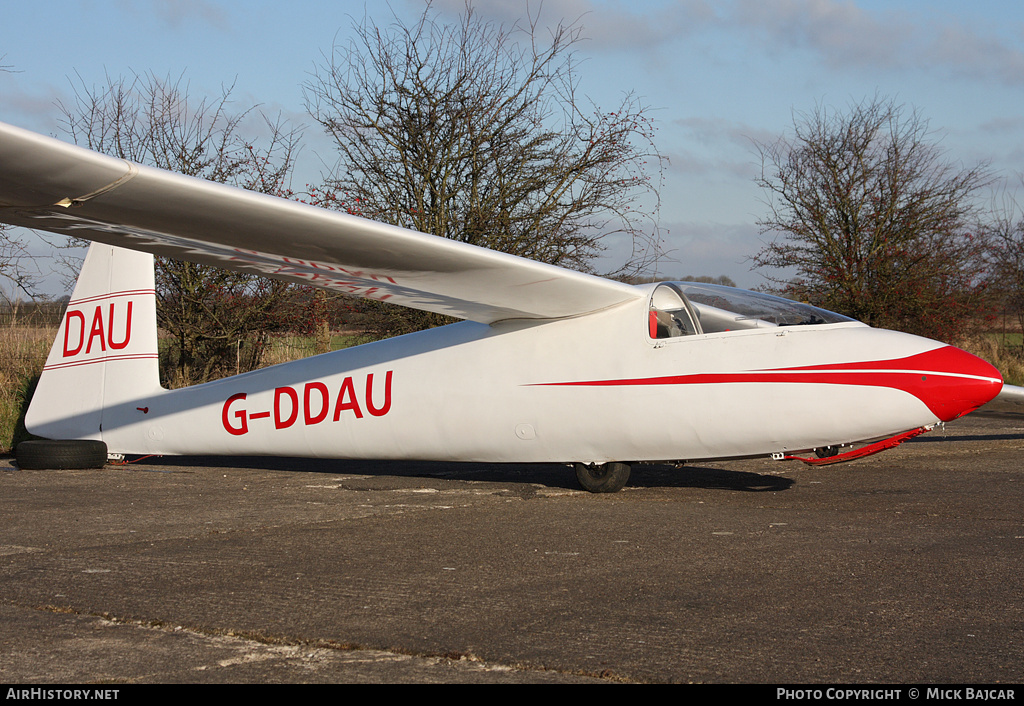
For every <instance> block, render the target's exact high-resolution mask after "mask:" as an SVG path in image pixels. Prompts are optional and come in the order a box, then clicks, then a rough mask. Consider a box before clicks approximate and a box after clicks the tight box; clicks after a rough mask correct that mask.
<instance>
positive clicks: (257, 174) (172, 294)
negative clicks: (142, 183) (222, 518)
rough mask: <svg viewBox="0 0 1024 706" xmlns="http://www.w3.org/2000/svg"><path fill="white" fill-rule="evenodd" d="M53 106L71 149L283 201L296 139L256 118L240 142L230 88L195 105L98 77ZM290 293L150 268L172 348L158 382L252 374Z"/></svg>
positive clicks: (152, 86) (196, 272) (183, 87)
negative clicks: (254, 129) (99, 81)
mask: <svg viewBox="0 0 1024 706" xmlns="http://www.w3.org/2000/svg"><path fill="white" fill-rule="evenodd" d="M79 83H80V86H79V87H78V88H77V89H76V95H75V98H76V100H75V102H74V103H73V104H72V105H68V106H62V110H63V112H64V118H65V129H66V130H67V132H68V134H69V135H70V136H71V137H72V138H73V139H74V140H75V142H77V143H79V144H83V145H85V146H88V147H89V148H91V149H94V150H97V151H99V152H104V153H107V154H111V155H114V156H117V157H121V158H123V159H128V160H131V161H134V162H138V163H142V164H148V165H151V166H156V167H160V168H163V169H168V170H171V171H175V172H180V173H182V174H187V175H189V176H195V177H200V178H203V179H208V180H210V181H216V182H221V183H226V184H232V185H234V186H239V187H242V188H245V189H251V190H255V191H260V192H263V193H269V194H275V195H279V196H290V195H291V194H290V191H289V189H288V185H287V180H288V177H289V175H290V173H291V169H292V166H293V163H294V158H295V154H296V150H297V145H298V139H299V135H298V133H297V132H296V131H295V130H289V129H288V128H287V127H285V126H284V125H283V124H282V123H281V122H280V121H276V122H275V121H271V120H270V119H268V118H266V117H265V116H263V121H264V125H265V127H264V130H263V132H264V134H265V135H266V137H265V138H264V140H263V142H262V143H260V142H259V141H258V140H257V139H255V138H252V139H248V138H245V137H243V135H242V130H243V122H244V121H245V120H246V119H247V118H252V117H256V116H253V115H251V109H250V110H249V111H242V112H231V111H230V110H229V107H230V102H231V101H230V99H231V88H230V87H228V88H225V89H223V91H222V93H221V95H220V96H218V97H216V98H214V99H205V98H204V99H199V100H196V99H194V98H193V97H191V96H190V94H189V88H188V85H187V83H183V81H182V79H181V78H178V79H177V80H171V79H160V78H158V77H156V76H153V75H145V76H138V75H136V76H133V77H132V78H130V79H126V78H118V79H112V78H110V77H108V78H107V81H106V85H104V86H102V87H100V88H88V87H86V86H85V84H84V82H83V81H81V79H79ZM288 289H289V285H286V284H284V283H281V282H277V281H271V280H267V279H265V278H260V277H254V276H252V275H243V274H238V273H233V272H227V271H224V270H219V269H216V268H212V267H208V266H203V265H196V264H192V263H186V262H180V261H176V260H171V259H167V258H158V260H157V293H158V307H157V312H158V320H159V325H160V327H161V328H162V329H164V330H165V331H166V332H167V333H168V334H170V337H169V340H170V342H171V346H170V350H169V352H168V355H167V356H165V357H164V360H163V362H164V367H165V370H164V377H165V379H168V380H169V381H171V382H172V383H173V384H192V383H195V382H202V381H205V380H209V379H211V378H214V377H220V376H223V375H226V374H233V373H235V372H239V371H244V370H248V369H251V368H253V367H258V365H259V364H260V360H261V356H262V353H263V350H264V344H265V343H266V338H267V334H268V333H269V332H271V331H273V330H275V329H279V328H280V327H281V325H282V323H283V320H284V316H283V315H282V313H281V311H280V309H281V306H282V305H283V304H284V303H285V302H286V300H287V293H288Z"/></svg>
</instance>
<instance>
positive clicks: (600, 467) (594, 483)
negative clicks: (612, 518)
mask: <svg viewBox="0 0 1024 706" xmlns="http://www.w3.org/2000/svg"><path fill="white" fill-rule="evenodd" d="M575 468H576V480H578V481H579V483H580V485H581V486H583V489H584V490H586V491H588V492H591V493H615V492H618V491H619V490H622V488H623V486H625V485H626V481H628V480H629V471H630V466H629V464H628V463H601V464H598V463H577V464H575Z"/></svg>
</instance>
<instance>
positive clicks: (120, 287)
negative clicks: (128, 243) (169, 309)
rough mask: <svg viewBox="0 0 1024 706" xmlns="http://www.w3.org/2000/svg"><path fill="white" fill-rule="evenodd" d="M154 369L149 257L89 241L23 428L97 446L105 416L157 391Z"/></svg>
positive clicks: (153, 295) (153, 304)
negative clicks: (72, 292)
mask: <svg viewBox="0 0 1024 706" xmlns="http://www.w3.org/2000/svg"><path fill="white" fill-rule="evenodd" d="M158 365H159V362H158V359H157V328H156V290H155V284H154V275H153V256H152V255H150V254H148V253H140V252H135V251H133V250H124V249H121V248H115V247H112V246H110V245H104V244H102V243H93V244H92V245H91V246H90V247H89V252H88V254H87V255H86V257H85V263H84V264H83V265H82V271H81V273H80V274H79V276H78V282H77V284H76V285H75V291H74V294H73V295H72V297H71V301H70V302H69V303H68V308H67V312H66V313H65V314H64V321H63V322H62V323H61V327H60V330H59V331H58V332H57V338H56V340H55V341H54V342H53V347H52V348H51V349H50V355H49V357H48V358H47V359H46V366H45V367H44V368H43V374H42V377H40V379H39V384H38V385H37V386H36V391H35V394H34V395H33V397H32V402H31V404H30V405H29V409H28V412H27V413H26V415H25V426H26V428H27V429H28V430H29V431H30V432H32V433H33V434H36V435H37V436H42V437H45V438H49V439H99V440H102V439H103V424H104V421H105V419H104V417H105V416H107V417H110V416H111V415H114V416H117V415H118V413H119V412H118V407H119V406H120V407H128V406H129V405H126V404H125V403H130V402H131V401H132V400H135V399H139V398H144V397H147V396H151V395H154V394H157V393H159V391H160V374H159V367H158ZM120 414H123V411H122V412H120Z"/></svg>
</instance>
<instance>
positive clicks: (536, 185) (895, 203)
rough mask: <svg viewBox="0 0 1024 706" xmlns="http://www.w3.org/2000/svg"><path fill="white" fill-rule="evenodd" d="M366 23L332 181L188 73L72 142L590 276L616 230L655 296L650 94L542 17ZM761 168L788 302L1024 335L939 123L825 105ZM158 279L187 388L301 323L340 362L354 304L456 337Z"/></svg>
mask: <svg viewBox="0 0 1024 706" xmlns="http://www.w3.org/2000/svg"><path fill="white" fill-rule="evenodd" d="M353 30H354V31H353V33H352V35H351V36H352V39H351V40H350V41H349V42H348V43H346V44H343V45H339V46H335V47H333V48H332V51H331V52H330V53H329V54H326V55H325V58H324V60H323V62H322V63H321V64H320V65H318V66H317V68H316V72H315V74H314V75H313V77H312V78H311V79H310V80H308V81H307V82H306V84H305V85H304V86H303V89H304V92H305V99H306V108H307V110H308V112H309V114H310V115H311V116H312V118H313V119H314V121H315V123H316V124H317V126H318V127H319V129H321V130H323V131H324V133H325V134H326V135H328V136H329V137H330V139H331V142H332V144H333V145H334V147H335V150H336V154H337V164H336V166H335V168H334V169H333V170H332V171H330V172H329V173H328V174H327V175H325V176H324V177H323V180H322V182H321V183H319V184H316V185H306V186H305V187H304V188H302V189H299V190H298V191H296V190H294V189H293V186H292V183H291V180H292V176H293V173H294V169H295V160H296V157H297V154H298V151H299V147H300V144H301V140H302V133H301V130H299V129H297V128H294V127H292V126H290V125H288V124H287V123H286V122H285V121H282V120H281V119H280V118H274V117H272V116H267V115H264V114H263V113H261V112H260V111H259V109H258V108H257V107H251V108H248V109H242V110H237V109H235V108H234V102H233V97H232V88H231V87H226V88H224V89H223V90H222V92H221V94H220V95H218V96H216V97H199V98H197V97H196V96H194V95H191V93H190V90H189V86H188V82H187V80H186V79H185V78H184V77H179V78H173V77H167V78H161V77H157V76H155V75H153V74H145V75H133V76H129V77H119V78H110V77H107V79H106V83H104V84H101V85H99V86H90V85H89V84H87V83H86V81H85V80H84V79H81V77H79V80H78V83H77V84H76V85H77V89H76V92H75V96H74V99H73V100H72V101H70V102H69V103H67V104H62V105H61V106H60V108H61V111H62V114H63V127H64V130H65V132H66V133H67V136H68V137H70V138H71V139H73V140H74V141H75V142H77V143H78V144H81V145H83V146H87V147H89V148H91V149H94V150H97V151H100V152H104V153H107V154H111V155H115V156H118V157H122V158H125V159H129V160H132V161H135V162H139V163H143V164H149V165H153V166H157V167H162V168H164V169H169V170H172V171H176V172H181V173H184V174H188V175H191V176H197V177H201V178H205V179H209V180H212V181H217V182H221V183H227V184H231V185H235V186H239V187H241V188H246V189H252V190H256V191H260V192H263V193H267V194H273V195H276V196H281V197H284V198H291V199H298V200H303V201H306V202H309V203H313V204H315V205H318V206H322V207H325V208H329V209H337V210H341V211H345V212H348V213H353V214H356V215H360V216H364V217H367V218H372V219H375V220H381V221H384V222H387V223H391V224H394V225H399V226H402V227H406V228H412V229H414V230H418V231H422V232H426V233H431V234H434V235H439V236H442V237H448V238H453V239H456V240H460V241H462V242H466V243H471V244H474V245H480V246H483V247H488V248H493V249H496V250H501V251H504V252H510V253H513V254H516V255H522V256H524V257H529V258H532V259H535V260H540V261H543V262H548V263H552V264H555V265H560V266H563V267H570V268H573V269H577V270H581V271H586V272H593V271H594V268H595V266H596V264H595V263H596V262H597V260H598V258H599V257H600V255H601V254H602V253H603V252H604V250H605V249H606V247H607V244H608V243H609V242H610V239H611V238H613V237H624V238H625V239H626V240H627V241H628V242H630V243H631V244H632V250H631V252H632V254H631V256H630V257H629V258H627V260H626V262H624V263H623V264H622V266H621V267H620V268H619V269H618V270H617V271H616V272H612V273H602V274H605V275H608V276H617V277H620V278H624V279H628V280H632V281H639V280H638V278H640V277H642V276H643V275H644V274H646V273H648V272H649V271H650V267H651V265H652V264H653V263H655V262H656V261H657V260H658V259H659V258H660V257H663V256H664V252H663V250H662V241H661V234H660V232H659V208H660V192H661V188H662V180H663V175H664V169H665V167H666V164H667V161H666V160H665V158H664V157H663V156H662V155H661V153H660V152H659V150H658V148H657V145H656V126H655V125H654V122H653V121H652V119H651V116H650V113H651V109H650V107H649V106H647V105H646V104H645V103H644V102H643V101H641V100H639V99H638V98H637V97H636V96H635V95H633V94H630V93H627V94H625V97H624V98H623V100H622V101H621V103H619V104H618V105H615V106H612V107H610V108H609V107H600V106H597V105H595V104H593V103H591V102H590V101H589V100H588V99H586V97H584V96H582V95H579V93H578V91H577V85H578V81H579V73H578V67H577V64H576V56H575V47H576V45H577V43H578V42H579V40H580V37H581V34H580V33H581V28H580V27H579V26H578V25H559V26H557V27H556V28H554V29H553V30H551V31H550V32H548V33H546V34H545V35H544V36H545V37H546V38H542V36H541V33H539V32H538V27H537V26H536V24H535V23H533V22H529V21H528V22H526V24H525V25H516V26H513V27H511V28H507V27H503V26H500V25H495V24H493V23H490V22H487V21H484V20H482V19H480V18H479V17H478V16H477V15H475V14H474V12H473V11H472V9H467V10H466V11H465V12H464V13H463V15H462V16H461V17H460V19H459V21H458V22H456V23H452V24H446V23H444V22H443V21H441V20H440V19H439V17H438V15H437V14H436V13H435V12H434V11H433V10H432V9H431V8H430V7H429V6H428V7H427V8H426V9H425V10H424V12H423V13H422V14H421V15H420V16H419V17H418V18H417V19H416V20H415V21H413V22H411V23H404V22H401V21H398V20H397V19H395V20H394V21H392V22H391V23H389V24H388V25H386V26H381V25H379V24H377V23H375V22H374V21H373V20H371V19H365V20H363V21H361V22H358V23H356V24H354V25H353ZM0 68H2V67H0ZM757 154H758V156H759V158H760V165H761V169H760V173H759V175H758V177H757V183H758V184H759V185H760V187H761V188H762V192H763V193H764V195H765V200H764V206H765V215H764V216H763V217H762V218H761V219H760V220H759V222H758V224H759V226H760V227H761V229H762V232H763V233H764V234H765V235H767V236H769V239H768V241H767V244H766V245H765V246H764V247H763V248H762V249H761V250H760V251H759V252H758V253H756V254H755V255H754V256H753V264H754V267H756V268H757V269H759V270H760V271H761V272H762V273H764V274H765V276H766V277H767V278H768V281H769V282H770V283H771V285H770V288H771V289H772V290H773V291H776V292H778V293H782V294H784V295H786V296H790V297H793V298H798V299H801V300H803V301H808V302H810V303H813V304H816V305H819V306H822V307H823V308H826V309H830V310H834V311H837V312H839V313H842V314H846V315H848V316H852V317H854V318H857V319H859V320H861V321H864V322H865V323H868V324H871V325H873V326H879V327H884V328H895V329H900V330H904V331H909V332H912V333H919V334H922V335H926V336H929V337H932V338H939V339H942V340H946V341H951V342H952V341H955V339H956V338H957V337H958V336H960V335H962V334H963V332H964V331H965V330H966V329H967V327H968V326H975V325H982V324H984V322H985V321H987V320H991V319H992V317H994V316H995V313H996V312H997V311H1009V312H1011V313H1012V315H1013V316H1014V317H1016V319H1017V320H1018V321H1019V323H1020V325H1021V326H1022V327H1024V217H1022V214H1021V209H1020V208H1019V207H1018V206H1019V205H1018V204H1017V202H1015V201H1014V200H1013V199H1012V198H1009V197H1004V200H1003V201H1002V202H1001V203H1000V204H999V205H998V207H997V208H993V207H989V208H985V207H984V198H983V196H984V195H985V193H986V190H990V189H991V188H992V187H993V185H994V184H995V183H996V175H994V174H993V173H992V172H991V170H990V168H989V165H988V164H984V163H982V164H978V165H966V166H965V165H958V164H955V163H953V162H951V161H949V160H948V159H947V158H946V155H945V154H944V153H943V151H942V150H941V149H940V148H939V147H938V141H937V140H936V139H935V136H934V133H933V132H932V131H931V129H930V127H929V125H928V122H927V121H926V120H925V119H924V118H923V117H922V116H920V115H919V114H918V113H917V112H916V111H914V110H912V109H908V108H906V107H905V106H902V105H899V104H897V103H896V102H894V101H892V100H891V99H887V98H884V97H880V96H874V97H872V98H870V99H866V100H864V101H863V102H861V103H857V104H854V105H851V106H849V107H848V108H847V109H846V110H845V111H841V110H835V109H828V108H824V107H818V108H815V109H814V110H813V111H811V112H809V113H804V114H796V115H795V116H794V121H793V127H792V131H791V132H790V133H788V134H786V135H782V136H780V137H779V138H778V140H777V141H774V142H770V143H763V144H758V145H757ZM2 235H3V237H2V239H0V272H2V273H3V274H4V275H5V276H7V277H8V278H9V279H10V280H11V281H12V282H14V284H15V286H16V287H17V288H18V289H19V290H20V291H22V292H24V293H26V294H32V293H33V292H34V290H35V288H36V286H37V285H38V283H37V282H36V281H35V280H34V279H33V278H32V276H31V275H30V274H29V270H28V269H27V268H25V267H24V263H25V257H26V253H25V251H24V243H23V242H22V241H20V240H18V239H16V238H15V237H14V236H13V234H12V233H11V232H10V231H3V232H2ZM157 280H158V297H159V302H158V317H159V324H160V327H161V328H162V329H163V331H164V332H165V333H166V336H167V339H168V342H169V346H170V349H169V354H168V355H167V356H166V361H165V363H164V364H165V366H166V367H167V368H168V370H167V375H165V377H167V378H168V379H169V378H171V377H174V378H175V379H177V380H179V381H181V382H182V383H194V382H201V381H204V380H208V379H212V378H215V377H219V376H222V375H224V374H228V373H233V372H235V371H236V370H237V369H239V367H240V366H241V368H242V369H248V368H251V367H256V366H258V365H259V364H260V363H261V358H262V351H263V350H264V348H265V344H266V341H267V337H268V336H270V335H272V334H274V333H275V332H281V331H286V330H287V331H295V330H296V322H301V324H300V325H299V328H300V329H301V331H300V332H302V333H303V334H305V335H312V336H314V337H317V339H318V340H319V341H323V342H325V345H326V342H327V341H329V331H330V329H331V327H332V326H335V325H337V323H338V321H339V318H338V316H339V315H338V313H337V312H338V311H339V310H341V311H343V312H345V315H346V316H349V317H355V320H358V321H359V324H360V326H361V327H363V328H365V329H367V330H371V331H373V332H374V333H376V334H377V335H381V336H383V335H393V334H396V333H405V332H409V331H413V330H417V329H420V328H423V327H426V326H432V325H437V324H440V323H445V322H446V320H445V319H444V318H443V317H439V316H437V315H434V314H429V313H426V312H417V311H410V310H408V309H403V308H399V307H391V306H387V305H384V304H381V303H379V302H370V301H362V300H351V299H345V300H337V299H334V298H332V299H330V300H329V299H328V295H327V294H326V293H324V292H322V291H313V290H310V289H303V288H297V287H295V286H294V285H286V284H284V283H281V282H277V281H272V280H267V279H263V278H258V277H253V276H250V275H241V274H236V273H228V272H224V271H221V270H215V269H212V268H209V267H204V266H200V265H194V264H190V263H182V262H176V261H171V260H165V259H160V260H159V262H158V269H157ZM332 312H334V313H332ZM349 320H352V318H349ZM240 342H245V346H244V350H245V352H246V353H245V355H246V360H244V361H241V362H240V356H241V351H242V350H243V347H242V346H241V344H240ZM172 371H173V373H174V374H173V375H171V374H170V373H171V372H172Z"/></svg>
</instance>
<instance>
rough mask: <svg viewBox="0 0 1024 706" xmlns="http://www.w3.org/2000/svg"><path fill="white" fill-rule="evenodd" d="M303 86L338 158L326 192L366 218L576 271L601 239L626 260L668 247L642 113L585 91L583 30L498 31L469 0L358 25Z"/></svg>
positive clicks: (657, 165) (657, 159)
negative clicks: (452, 10)
mask: <svg viewBox="0 0 1024 706" xmlns="http://www.w3.org/2000/svg"><path fill="white" fill-rule="evenodd" d="M353 28H354V30H355V32H354V37H353V39H352V40H351V42H350V43H349V44H347V45H343V46H335V47H333V51H332V53H331V55H330V56H328V57H325V62H324V63H323V64H322V65H321V66H320V67H319V68H318V70H317V73H316V76H315V78H314V79H312V80H311V81H310V82H308V83H307V85H306V96H307V107H308V109H309V111H310V113H311V114H312V115H313V116H314V118H315V119H316V120H317V121H318V122H319V123H320V124H321V125H322V126H323V127H324V129H325V130H326V131H327V133H328V134H329V135H330V136H331V137H332V138H333V140H334V144H335V145H336V147H337V149H338V153H339V156H340V159H339V165H338V169H337V171H336V173H335V174H334V175H333V176H331V177H330V178H329V179H328V180H327V182H326V184H325V187H324V190H323V191H322V192H321V193H319V194H318V196H319V199H320V202H321V203H323V204H325V205H329V206H333V207H335V208H339V209H343V210H347V211H349V212H352V213H356V214H358V215H362V216H365V217H367V218H372V219H375V220H380V221H385V222H387V223H392V224H395V225H400V226H404V227H407V228H412V229H414V230H418V231H421V232H425V233H432V234H434V235H438V236H442V237H446V238H452V239H455V240H459V241H462V242H466V243H470V244H473V245H479V246H483V247H487V248H491V249H494V250H500V251H503V252H508V253H513V254H516V255H521V256H524V257H528V258H531V259H535V260H539V261H542V262H548V263H552V264H556V265H561V266H565V267H571V268H575V269H579V270H583V271H592V269H593V266H594V262H595V259H596V258H597V257H598V256H599V255H600V254H601V253H602V252H603V250H604V249H605V243H606V242H607V239H608V238H609V237H611V236H613V235H624V236H625V237H626V238H627V239H628V240H629V241H630V242H631V243H632V245H633V250H632V256H631V257H630V258H629V261H628V262H627V263H625V265H623V267H622V271H623V272H625V271H627V270H633V271H636V270H641V269H643V268H644V266H645V265H646V264H648V262H649V261H650V260H651V259H652V258H654V257H656V256H657V254H658V253H659V241H658V221H657V216H658V207H659V201H658V196H659V187H660V178H661V170H662V167H663V162H664V160H663V158H662V157H661V155H660V154H659V153H658V151H657V149H656V147H655V145H654V139H653V138H654V132H655V129H654V126H653V124H652V122H651V120H650V118H649V116H648V114H649V109H648V108H647V107H646V106H645V105H643V104H642V103H641V102H640V101H639V100H638V99H637V98H636V97H635V96H633V95H628V96H626V97H625V99H624V100H623V101H622V103H621V105H619V106H617V107H616V108H615V109H614V110H611V111H608V110H601V109H600V108H598V107H596V106H593V105H592V104H590V103H588V102H587V101H585V100H584V99H582V97H580V96H579V95H577V90H576V89H577V80H578V79H577V73H576V66H575V63H574V56H573V46H574V45H575V44H576V42H577V41H578V40H579V38H580V28H579V27H574V26H558V27H556V28H555V29H554V30H553V31H552V33H551V36H550V39H549V40H548V41H544V42H542V41H541V40H540V37H539V32H538V28H537V26H536V24H535V23H533V22H531V23H530V25H529V26H527V27H519V26H515V27H512V28H504V27H501V26H496V25H494V24H492V23H489V22H485V21H483V20H481V19H480V18H479V17H478V16H477V15H476V14H474V12H473V10H472V8H471V7H467V9H466V11H465V12H464V14H462V16H461V18H460V21H459V23H458V24H452V25H449V24H444V23H443V22H442V21H441V20H439V19H438V17H437V15H436V13H435V12H434V11H433V10H432V8H431V7H430V6H429V5H428V6H427V8H426V9H425V10H424V12H423V13H422V15H420V16H419V18H418V19H417V20H416V21H415V22H413V23H411V24H404V23H402V22H401V21H399V20H397V19H395V20H394V21H393V23H392V24H390V25H388V26H386V27H381V26H379V25H378V24H376V23H375V22H374V21H373V20H371V19H368V18H367V19H364V20H363V21H362V23H361V24H354V27H353Z"/></svg>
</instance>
